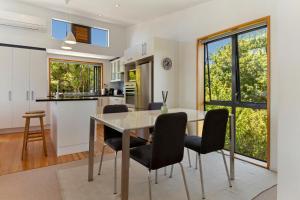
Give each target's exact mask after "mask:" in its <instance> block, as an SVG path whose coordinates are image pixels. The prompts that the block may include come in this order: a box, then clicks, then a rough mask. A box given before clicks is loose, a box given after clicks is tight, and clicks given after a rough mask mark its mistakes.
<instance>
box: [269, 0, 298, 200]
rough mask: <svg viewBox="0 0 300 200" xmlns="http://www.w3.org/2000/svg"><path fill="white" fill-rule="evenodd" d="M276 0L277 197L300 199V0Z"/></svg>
mask: <svg viewBox="0 0 300 200" xmlns="http://www.w3.org/2000/svg"><path fill="white" fill-rule="evenodd" d="M277 1H278V8H277V11H278V18H277V21H278V25H277V26H276V27H275V28H276V33H277V34H276V35H275V36H276V38H275V41H277V43H276V47H275V48H276V49H277V50H278V51H277V54H276V55H274V60H273V61H274V64H275V65H276V68H278V69H279V73H280V81H279V82H280V84H278V86H279V90H280V104H279V115H278V122H279V123H278V124H279V126H278V130H279V131H278V132H279V134H278V136H279V137H278V161H279V162H278V199H279V200H285V199H286V200H296V199H297V200H298V199H300V171H299V169H300V154H299V143H300V129H299V124H300V106H299V99H300V90H299V80H300V78H299V77H300V63H299V47H300V39H299V36H300V23H299V22H300V12H299V8H300V1H299V0H289V1H286V0H277Z"/></svg>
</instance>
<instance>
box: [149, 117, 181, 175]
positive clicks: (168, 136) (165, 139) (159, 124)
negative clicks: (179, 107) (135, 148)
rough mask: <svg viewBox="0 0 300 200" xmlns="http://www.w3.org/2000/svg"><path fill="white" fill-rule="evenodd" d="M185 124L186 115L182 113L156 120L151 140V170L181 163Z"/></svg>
mask: <svg viewBox="0 0 300 200" xmlns="http://www.w3.org/2000/svg"><path fill="white" fill-rule="evenodd" d="M186 124H187V115H186V113H183V112H180V113H169V114H162V115H160V116H159V117H158V118H157V119H156V122H155V130H156V131H155V133H154V134H153V138H152V161H151V166H150V168H151V169H152V170H155V169H159V168H162V167H165V166H168V165H172V164H175V163H179V162H181V161H182V159H183V150H184V137H185V129H186Z"/></svg>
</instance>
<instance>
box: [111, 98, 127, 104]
mask: <svg viewBox="0 0 300 200" xmlns="http://www.w3.org/2000/svg"><path fill="white" fill-rule="evenodd" d="M118 104H125V100H124V98H123V97H109V105H118Z"/></svg>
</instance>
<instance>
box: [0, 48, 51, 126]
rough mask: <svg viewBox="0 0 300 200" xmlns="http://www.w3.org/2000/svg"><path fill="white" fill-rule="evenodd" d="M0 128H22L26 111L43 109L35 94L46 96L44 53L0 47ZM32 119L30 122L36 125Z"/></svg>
mask: <svg viewBox="0 0 300 200" xmlns="http://www.w3.org/2000/svg"><path fill="white" fill-rule="evenodd" d="M0 69H1V75H0V79H1V80H0V83H1V85H0V94H1V98H0V108H1V114H0V129H5V128H20V127H24V119H23V118H22V115H23V114H24V113H25V112H27V111H32V110H46V111H47V105H46V103H36V102H35V97H37V96H39V97H45V96H47V67H46V52H45V51H40V50H32V49H25V48H12V47H0ZM38 124H39V122H38V121H37V120H32V123H31V125H38Z"/></svg>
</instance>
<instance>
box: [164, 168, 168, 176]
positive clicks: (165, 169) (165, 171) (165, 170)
mask: <svg viewBox="0 0 300 200" xmlns="http://www.w3.org/2000/svg"><path fill="white" fill-rule="evenodd" d="M164 175H165V176H167V167H164Z"/></svg>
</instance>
